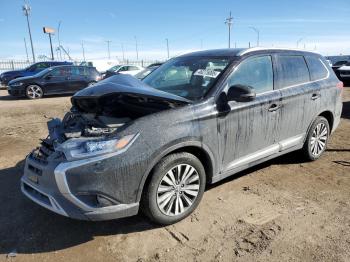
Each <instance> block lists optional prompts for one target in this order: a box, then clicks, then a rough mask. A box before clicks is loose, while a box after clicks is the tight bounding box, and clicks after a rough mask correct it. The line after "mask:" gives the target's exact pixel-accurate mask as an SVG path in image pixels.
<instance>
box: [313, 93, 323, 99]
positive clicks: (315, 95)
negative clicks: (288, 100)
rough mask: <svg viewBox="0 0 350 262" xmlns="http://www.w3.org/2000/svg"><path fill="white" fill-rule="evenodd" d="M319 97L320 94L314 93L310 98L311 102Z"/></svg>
mask: <svg viewBox="0 0 350 262" xmlns="http://www.w3.org/2000/svg"><path fill="white" fill-rule="evenodd" d="M320 96H321V95H320V94H317V93H314V94H312V96H311V100H316V99H319V98H320Z"/></svg>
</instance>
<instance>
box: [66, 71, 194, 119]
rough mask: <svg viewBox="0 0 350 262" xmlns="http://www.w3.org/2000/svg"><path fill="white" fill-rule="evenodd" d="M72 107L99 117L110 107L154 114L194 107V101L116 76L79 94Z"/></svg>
mask: <svg viewBox="0 0 350 262" xmlns="http://www.w3.org/2000/svg"><path fill="white" fill-rule="evenodd" d="M71 101H72V104H73V106H75V107H76V108H77V109H78V110H79V111H83V112H89V113H98V112H102V111H105V109H106V107H113V108H116V107H119V109H124V110H129V109H136V108H138V109H137V110H138V111H139V110H142V109H153V110H154V112H157V111H161V110H164V109H170V108H174V107H177V106H179V105H185V104H189V103H191V101H190V100H188V99H186V98H183V97H180V96H177V95H173V94H170V93H167V92H163V91H160V90H157V89H155V88H152V87H150V86H149V85H147V84H145V83H143V82H142V81H140V80H138V79H136V78H135V77H132V76H130V75H122V74H120V75H115V76H112V77H110V78H107V79H105V80H103V81H101V82H99V83H97V84H95V85H93V86H91V87H88V88H85V89H83V90H81V91H79V92H78V93H76V94H75V95H74V96H73V97H72V99H71Z"/></svg>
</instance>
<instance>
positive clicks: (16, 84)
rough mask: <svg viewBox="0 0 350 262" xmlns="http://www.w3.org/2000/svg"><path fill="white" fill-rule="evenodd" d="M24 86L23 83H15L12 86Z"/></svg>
mask: <svg viewBox="0 0 350 262" xmlns="http://www.w3.org/2000/svg"><path fill="white" fill-rule="evenodd" d="M22 85H23V83H22V82H15V83H12V84H11V86H22Z"/></svg>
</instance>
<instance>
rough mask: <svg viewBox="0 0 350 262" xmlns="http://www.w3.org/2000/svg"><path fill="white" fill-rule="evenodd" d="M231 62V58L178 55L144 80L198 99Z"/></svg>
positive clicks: (151, 84)
mask: <svg viewBox="0 0 350 262" xmlns="http://www.w3.org/2000/svg"><path fill="white" fill-rule="evenodd" d="M229 62H230V60H229V58H213V57H196V56H194V57H178V58H174V59H172V60H170V61H168V62H167V63H165V64H163V65H162V66H160V67H159V68H157V69H156V70H155V71H153V72H152V73H150V74H149V75H148V76H146V78H145V79H144V80H143V82H145V83H146V84H148V85H150V86H151V87H153V88H155V89H158V90H161V91H164V92H168V93H171V94H174V95H178V96H181V97H184V98H187V99H189V100H198V99H201V98H202V97H203V96H204V95H205V94H206V93H207V92H208V91H209V89H210V88H211V87H212V86H213V85H214V83H215V81H216V79H217V78H218V77H219V75H220V74H221V72H223V71H224V70H225V69H226V68H227V66H228V64H229Z"/></svg>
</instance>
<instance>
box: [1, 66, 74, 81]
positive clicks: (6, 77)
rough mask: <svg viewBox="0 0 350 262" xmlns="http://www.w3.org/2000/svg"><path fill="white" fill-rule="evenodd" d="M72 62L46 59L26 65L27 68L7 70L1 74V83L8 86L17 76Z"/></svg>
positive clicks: (30, 74)
mask: <svg viewBox="0 0 350 262" xmlns="http://www.w3.org/2000/svg"><path fill="white" fill-rule="evenodd" d="M72 64H73V63H71V62H60V61H46V62H38V63H34V64H32V65H30V66H28V67H26V68H25V69H21V70H14V71H6V72H4V73H2V74H1V75H0V85H2V86H7V85H8V83H9V82H10V81H11V80H13V79H15V78H19V77H24V76H32V75H35V74H37V73H39V72H40V71H42V70H45V69H46V68H49V67H51V66H59V65H72Z"/></svg>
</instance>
